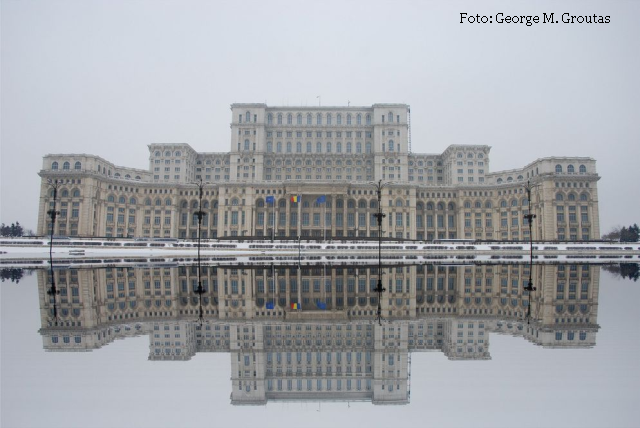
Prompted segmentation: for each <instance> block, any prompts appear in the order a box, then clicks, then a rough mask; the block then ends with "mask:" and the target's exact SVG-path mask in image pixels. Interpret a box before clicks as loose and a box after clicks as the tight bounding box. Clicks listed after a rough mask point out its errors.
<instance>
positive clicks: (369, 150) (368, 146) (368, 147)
mask: <svg viewBox="0 0 640 428" xmlns="http://www.w3.org/2000/svg"><path fill="white" fill-rule="evenodd" d="M365 147H366V151H367V153H371V143H367V144H366V145H365Z"/></svg>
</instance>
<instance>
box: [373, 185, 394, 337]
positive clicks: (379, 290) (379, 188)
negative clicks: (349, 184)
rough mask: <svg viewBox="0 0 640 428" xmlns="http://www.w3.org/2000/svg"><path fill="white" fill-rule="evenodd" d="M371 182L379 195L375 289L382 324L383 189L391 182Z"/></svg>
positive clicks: (378, 317)
mask: <svg viewBox="0 0 640 428" xmlns="http://www.w3.org/2000/svg"><path fill="white" fill-rule="evenodd" d="M370 184H372V185H374V186H376V194H377V195H378V212H377V213H376V214H374V217H375V218H376V220H377V221H378V284H377V285H376V288H375V290H374V291H375V292H376V293H378V310H377V311H376V320H377V321H378V323H379V324H380V325H382V304H381V302H382V293H383V292H385V291H387V290H386V289H385V288H384V287H383V286H382V219H383V218H385V217H386V214H384V213H383V212H382V189H383V188H384V187H385V186H388V185H389V184H391V183H382V180H379V181H378V182H377V183H375V182H372V183H370Z"/></svg>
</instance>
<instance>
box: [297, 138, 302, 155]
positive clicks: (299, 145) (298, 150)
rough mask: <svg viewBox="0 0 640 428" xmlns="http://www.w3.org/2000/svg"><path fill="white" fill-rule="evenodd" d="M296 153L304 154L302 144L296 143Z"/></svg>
mask: <svg viewBox="0 0 640 428" xmlns="http://www.w3.org/2000/svg"><path fill="white" fill-rule="evenodd" d="M296 153H302V143H301V142H300V141H298V142H297V143H296Z"/></svg>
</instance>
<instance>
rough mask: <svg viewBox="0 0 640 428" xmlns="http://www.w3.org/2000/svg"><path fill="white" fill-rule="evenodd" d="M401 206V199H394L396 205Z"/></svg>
mask: <svg viewBox="0 0 640 428" xmlns="http://www.w3.org/2000/svg"><path fill="white" fill-rule="evenodd" d="M401 206H402V199H396V207H401Z"/></svg>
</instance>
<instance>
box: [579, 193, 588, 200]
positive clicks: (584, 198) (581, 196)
mask: <svg viewBox="0 0 640 428" xmlns="http://www.w3.org/2000/svg"><path fill="white" fill-rule="evenodd" d="M580 200H581V201H588V200H589V195H587V194H586V193H581V194H580Z"/></svg>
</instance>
